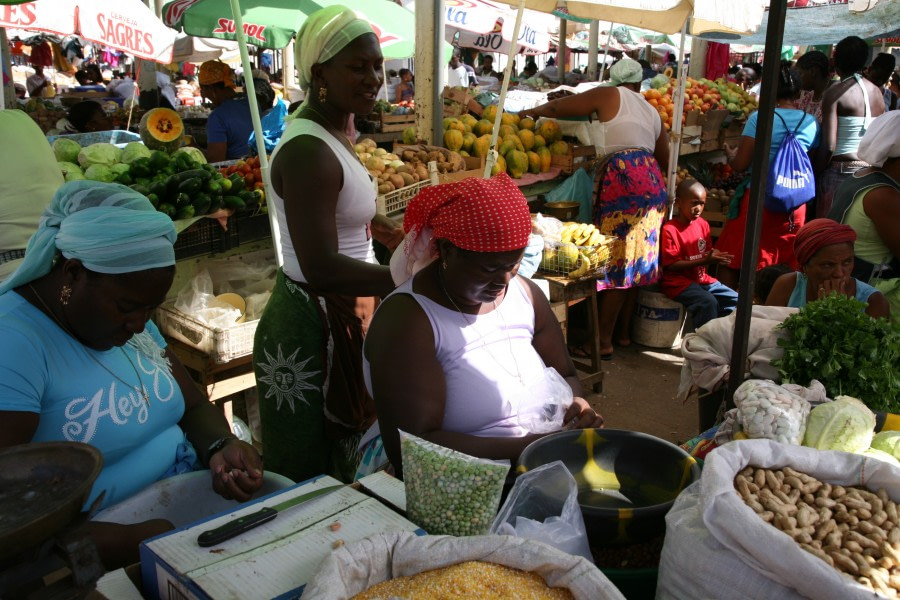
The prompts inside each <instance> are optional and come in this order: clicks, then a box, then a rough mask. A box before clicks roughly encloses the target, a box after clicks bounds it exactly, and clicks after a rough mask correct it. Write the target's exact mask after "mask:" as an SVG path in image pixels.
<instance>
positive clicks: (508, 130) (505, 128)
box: [498, 123, 518, 138]
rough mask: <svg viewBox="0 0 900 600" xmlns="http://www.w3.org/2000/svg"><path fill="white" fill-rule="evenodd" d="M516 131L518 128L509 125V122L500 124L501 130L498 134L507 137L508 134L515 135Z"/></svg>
mask: <svg viewBox="0 0 900 600" xmlns="http://www.w3.org/2000/svg"><path fill="white" fill-rule="evenodd" d="M516 131H518V130H517V129H516V128H515V127H513V126H512V125H509V124H508V123H504V124H503V125H501V126H500V131H499V133H498V135H499V136H500V137H502V138H505V137H506V136H508V135H515V134H516Z"/></svg>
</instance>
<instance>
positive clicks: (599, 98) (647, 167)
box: [519, 58, 669, 360]
mask: <svg viewBox="0 0 900 600" xmlns="http://www.w3.org/2000/svg"><path fill="white" fill-rule="evenodd" d="M609 73H610V78H611V81H612V84H613V86H614V87H597V88H594V89H592V90H589V91H586V92H582V93H580V94H575V95H573V96H566V97H563V98H559V99H557V100H553V101H552V102H548V103H547V104H543V105H541V106H538V107H535V108H531V109H528V110H525V111H522V112H521V113H519V114H520V115H521V116H526V115H527V116H531V117H584V116H587V117H589V118H590V119H591V124H590V127H589V129H590V131H591V137H592V141H593V143H594V146H595V147H596V148H597V156H598V157H602V159H601V161H600V163H599V165H598V166H597V169H596V171H595V174H594V182H595V194H594V224H595V225H596V226H597V227H598V228H599V229H600V231H601V232H602V233H603V234H604V235H610V236H615V237H617V238H619V240H618V242H617V243H616V244H615V245H614V246H613V248H612V252H611V254H612V259H611V262H610V266H609V269H608V272H607V274H606V279H605V280H600V281H598V282H597V289H598V290H602V291H603V293H602V294H601V295H600V351H601V358H603V359H604V360H609V359H610V358H612V351H613V332H614V331H617V334H616V338H617V340H616V341H617V343H619V344H620V345H622V346H627V345H628V344H630V343H631V340H630V335H629V331H630V325H631V313H632V311H631V305H632V303H633V302H634V297H635V292H636V287H637V286H640V285H648V284H651V283H653V282H655V281H656V280H657V279H659V277H660V269H659V232H660V228H661V227H662V222H663V217H664V215H665V210H666V204H667V202H668V195H667V193H666V184H665V181H664V180H663V174H662V171H661V170H660V165H667V164H668V162H669V136H668V134H667V133H666V130H665V128H664V127H663V124H662V119H661V117H660V115H659V113H657V111H656V109H655V108H653V106H651V105H650V104H649V103H648V102H647V101H646V100H644V98H643V97H642V96H641V95H640V94H639V93H638V91H639V90H640V85H641V76H642V73H643V68H642V67H641V65H640V63H638V62H637V61H635V60H631V59H629V58H623V59H622V60H620V61H619V62H617V63H616V64H615V65H613V67H612V68H611V69H610V72H609ZM623 307H624V309H623ZM617 321H618V328H617V327H616V323H617Z"/></svg>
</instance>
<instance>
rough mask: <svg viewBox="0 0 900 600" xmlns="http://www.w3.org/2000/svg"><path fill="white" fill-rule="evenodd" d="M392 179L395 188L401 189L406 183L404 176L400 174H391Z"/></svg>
mask: <svg viewBox="0 0 900 600" xmlns="http://www.w3.org/2000/svg"><path fill="white" fill-rule="evenodd" d="M390 180H391V184H392V185H393V186H394V189H400V188H402V187H403V186H404V185H405V183H404V181H403V177H401V176H400V175H391V176H390Z"/></svg>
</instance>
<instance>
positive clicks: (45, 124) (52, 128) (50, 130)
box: [22, 98, 66, 135]
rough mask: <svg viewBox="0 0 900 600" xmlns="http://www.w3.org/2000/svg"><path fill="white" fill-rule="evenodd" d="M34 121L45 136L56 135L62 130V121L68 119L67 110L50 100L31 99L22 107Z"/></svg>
mask: <svg viewBox="0 0 900 600" xmlns="http://www.w3.org/2000/svg"><path fill="white" fill-rule="evenodd" d="M22 108H23V109H24V110H25V112H26V113H28V116H30V117H31V118H32V119H34V122H35V123H37V124H38V127H40V128H41V131H43V132H44V135H56V134H58V133H59V130H60V129H61V127H60V125H62V124H61V123H60V121H61V120H65V118H66V109H65V108H63V107H62V106H60V105H59V104H54V103H53V102H52V101H50V100H43V99H41V98H30V99H29V100H28V101H27V102H26V103H25V104H24V105H23V107H22Z"/></svg>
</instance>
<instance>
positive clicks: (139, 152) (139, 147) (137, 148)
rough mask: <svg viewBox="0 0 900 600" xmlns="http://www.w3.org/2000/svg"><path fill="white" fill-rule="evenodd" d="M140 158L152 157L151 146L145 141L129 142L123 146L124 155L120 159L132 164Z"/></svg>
mask: <svg viewBox="0 0 900 600" xmlns="http://www.w3.org/2000/svg"><path fill="white" fill-rule="evenodd" d="M139 158H150V148H148V147H147V146H145V145H144V143H143V142H128V143H127V144H125V147H124V148H122V156H121V158H120V159H119V160H120V161H121V162H123V163H125V164H126V165H130V164H131V163H133V162H134V161H136V160H137V159H139Z"/></svg>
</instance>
